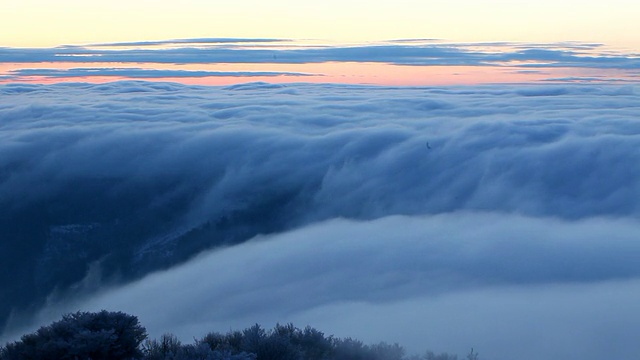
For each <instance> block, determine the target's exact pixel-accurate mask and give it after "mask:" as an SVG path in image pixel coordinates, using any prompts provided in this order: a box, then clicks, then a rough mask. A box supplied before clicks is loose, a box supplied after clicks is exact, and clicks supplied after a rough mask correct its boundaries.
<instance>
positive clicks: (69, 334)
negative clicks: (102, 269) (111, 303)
mask: <svg viewBox="0 0 640 360" xmlns="http://www.w3.org/2000/svg"><path fill="white" fill-rule="evenodd" d="M146 337H147V332H146V330H145V328H144V327H142V326H141V325H140V324H139V323H138V318H137V317H135V316H131V315H127V314H125V313H122V312H109V311H106V310H102V311H101V312H98V313H90V312H77V313H73V314H67V315H64V316H63V317H62V320H60V321H56V322H54V323H52V324H51V325H48V326H43V327H41V328H40V329H38V330H37V331H36V332H35V333H32V334H27V335H24V336H22V338H21V339H20V340H19V341H16V342H13V343H9V344H7V345H6V346H5V347H4V348H3V349H2V351H0V359H1V360H31V359H34V360H35V359H38V360H67V359H69V360H89V359H91V360H107V359H110V360H128V359H140V358H142V353H141V352H140V350H139V346H140V343H142V341H143V340H144V339H145V338H146Z"/></svg>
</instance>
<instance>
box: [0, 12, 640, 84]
mask: <svg viewBox="0 0 640 360" xmlns="http://www.w3.org/2000/svg"><path fill="white" fill-rule="evenodd" d="M1 7H2V11H0V82H5V83H6V82H23V81H28V82H41V83H50V82H59V81H78V80H86V81H90V82H104V81H113V80H118V79H131V78H134V79H144V80H154V79H155V80H164V81H167V80H168V81H177V82H182V83H191V84H230V83H238V82H246V81H268V82H340V83H356V84H386V85H389V84H391V85H433V84H473V83H487V82H499V83H500V82H535V81H566V80H569V81H574V82H575V81H578V82H593V81H598V82H601V81H606V82H611V81H615V82H621V81H625V82H626V81H637V79H638V68H640V61H639V55H638V54H639V53H640V38H639V37H638V36H637V34H638V33H640V23H639V22H638V21H637V19H638V17H639V16H640V3H638V2H637V1H631V0H613V1H606V2H604V1H587V2H585V1H574V0H569V1H562V2H558V1H551V0H542V1H536V2H531V1H521V0H515V1H497V0H494V1H471V0H465V1H416V0H398V1H374V2H371V1H357V0H341V1H338V0H328V1H323V2H318V3H311V2H300V1H293V0H277V1H269V2H265V1H257V0H245V1H234V2H211V1H201V0H186V1H180V2H158V1H146V0H144V1H143V0H139V1H135V0H133V1H131V0H129V1H124V0H114V1H109V2H106V1H79V0H62V1H56V2H51V1H45V0H23V1H4V2H3V3H2V5H1ZM176 39H179V40H180V41H182V43H169V42H167V41H169V40H176ZM192 39H196V40H203V39H204V40H206V41H205V42H203V43H202V42H200V43H199V42H197V41H192ZM220 39H222V40H224V41H222V42H218V41H214V40H220ZM234 39H238V40H241V42H234V41H233V40H234ZM408 39H411V40H413V41H410V42H407V41H405V40H408ZM250 40H260V41H259V42H250ZM264 40H273V41H264ZM399 40H400V41H399ZM150 41H153V42H158V43H155V44H153V45H150V44H148V43H146V44H145V43H141V42H150ZM114 43H119V45H118V46H117V47H115V48H113V47H105V46H104V44H114ZM120 43H128V45H129V46H127V47H123V46H122V44H120ZM69 45H73V46H75V48H74V49H76V50H78V49H82V50H88V49H91V50H96V48H95V47H90V46H89V45H100V48H99V50H100V51H103V53H100V54H98V55H96V54H95V53H94V54H93V56H88V55H87V54H82V57H81V58H79V56H78V55H79V54H76V53H74V54H70V55H69V54H66V55H65V54H60V53H59V51H60V49H63V46H69ZM240 45H242V46H240ZM567 45H570V46H569V47H567ZM380 46H387V47H385V48H381V47H380ZM169 47H170V48H171V51H174V52H175V51H182V50H193V48H196V49H199V50H207V51H213V50H215V51H218V50H225V51H230V50H231V51H233V54H234V55H236V54H242V56H241V57H239V58H238V57H237V56H234V57H233V59H232V60H229V59H228V57H227V58H220V56H219V54H217V53H215V54H212V53H207V54H205V55H201V56H200V57H199V58H198V60H193V59H185V58H184V57H180V58H172V59H171V60H166V59H163V60H158V59H156V58H155V57H153V56H150V55H151V51H156V52H157V54H160V55H161V53H162V52H163V51H165V52H166V51H167V50H168V48H169ZM318 47H321V48H322V49H324V50H330V51H334V52H335V53H340V52H341V51H342V52H344V50H345V49H346V51H347V52H349V51H350V49H352V48H353V47H358V48H359V49H360V50H359V51H360V52H359V54H358V56H356V57H353V56H351V57H349V56H346V57H345V56H336V55H335V54H334V55H327V54H325V53H322V54H318V53H317V49H318ZM374 47H375V48H374ZM434 47H435V48H438V49H437V50H442V49H443V48H445V49H448V50H454V51H457V52H459V54H453V56H451V54H449V56H446V57H442V56H441V53H440V52H438V53H434V52H433V51H428V50H432V49H433V48H434ZM373 48H374V49H373ZM36 49H39V52H38V51H35V50H36ZM140 49H144V50H145V51H148V52H149V54H147V56H145V57H144V59H141V58H139V57H136V58H132V57H131V56H122V55H123V54H120V55H119V57H116V58H113V59H108V60H106V61H105V53H104V52H105V51H106V53H107V54H112V51H117V52H122V51H128V52H127V54H126V55H130V54H132V53H134V52H135V51H137V50H140ZM292 49H296V50H301V51H303V50H309V49H311V50H314V51H316V53H309V54H305V56H303V57H304V58H303V59H296V60H294V61H290V60H288V58H287V56H278V55H279V54H280V53H277V52H278V51H287V50H292ZM408 49H409V50H416V51H422V52H423V53H420V54H418V55H411V56H418V57H420V61H415V59H413V60H412V61H411V62H407V61H402V60H400V61H396V58H397V57H398V55H399V53H400V56H401V57H402V56H406V53H407V50H408ZM246 50H261V51H262V53H258V54H257V55H264V54H265V51H268V53H266V56H263V57H260V56H256V54H254V53H253V52H248V51H246ZM369 50H371V51H369ZM34 51H35V53H34ZM425 51H426V52H425ZM543 51H546V52H543ZM42 52H47V53H48V54H49V55H50V58H49V59H47V58H43V56H42ZM504 53H509V55H508V56H506V58H507V59H495V58H493V59H485V58H486V57H487V55H495V54H504ZM402 54H405V55H402ZM478 54H479V55H481V57H485V58H483V59H480V60H479V61H472V62H470V61H466V60H468V58H470V57H473V56H470V55H478ZM283 55H286V54H283ZM372 55H375V56H372ZM382 55H384V56H382ZM458 55H460V56H458ZM70 56H74V57H75V58H74V59H73V61H66V60H68V59H69V57H70ZM567 56H569V57H570V58H571V59H569V60H571V61H567ZM576 57H577V58H584V57H591V58H592V59H593V61H589V62H588V63H576V62H575V61H573V60H575V58H576ZM612 57H613V61H611V58H612ZM425 60H428V61H425ZM459 60H460V61H459ZM500 60H502V61H500ZM516 61H517V63H515V62H516ZM550 61H551V62H552V63H553V64H552V65H553V66H549V67H547V66H542V65H544V64H546V63H548V62H550ZM527 63H528V64H527ZM531 63H534V65H533V66H534V67H535V70H531V69H525V68H523V66H522V65H523V64H525V65H524V66H525V67H530V66H532V64H531ZM195 64H197V65H195ZM283 64H288V65H283ZM514 65H515V67H514ZM131 68H133V69H134V70H135V73H130V71H131ZM101 69H105V70H107V71H106V72H105V71H98V70H101ZM594 69H597V70H594ZM51 70H56V71H57V72H56V73H55V74H53V73H52V72H51ZM71 70H73V71H71ZM159 70H162V71H167V70H169V71H174V72H171V73H167V72H159ZM141 71H142V72H144V73H141ZM175 71H178V73H176V72H175Z"/></svg>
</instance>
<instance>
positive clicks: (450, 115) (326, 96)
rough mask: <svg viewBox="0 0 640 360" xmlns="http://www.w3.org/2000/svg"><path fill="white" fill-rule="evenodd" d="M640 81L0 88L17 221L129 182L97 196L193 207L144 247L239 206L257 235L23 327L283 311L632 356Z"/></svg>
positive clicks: (377, 335)
mask: <svg viewBox="0 0 640 360" xmlns="http://www.w3.org/2000/svg"><path fill="white" fill-rule="evenodd" d="M638 90H639V88H638V87H637V86H633V85H629V86H606V85H602V86H593V85H545V86H541V85H515V86H503V85H490V86H475V87H474V86H465V87H420V88H407V87H398V88H394V87H371V86H347V85H327V84H296V85H293V84H290V85H272V84H262V83H252V84H241V85H235V86H230V87H195V86H184V85H177V84H168V83H146V82H117V83H110V84H102V85H91V84H57V85H49V86H45V85H29V84H12V85H4V86H0V204H1V205H3V208H4V209H9V210H4V212H5V213H4V214H3V220H7V219H9V220H10V219H11V216H12V212H19V211H20V209H22V208H24V207H25V206H29V204H46V203H47V199H51V198H55V197H56V194H60V193H65V192H69V191H72V190H73V186H74V184H75V185H77V184H78V183H79V182H80V183H81V182H83V181H89V180H91V181H95V180H96V179H98V180H99V179H116V180H117V181H106V182H104V184H103V183H99V184H102V185H96V187H95V189H94V191H96V192H99V193H108V194H112V193H113V194H117V193H118V192H119V191H123V190H122V189H156V188H158V189H161V191H159V192H158V194H157V196H155V197H153V196H152V197H148V199H147V197H145V199H147V200H146V202H145V203H144V204H136V205H135V206H138V207H139V209H140V210H141V211H143V210H144V209H146V208H152V207H154V206H159V205H158V204H162V203H163V202H166V201H169V200H170V199H174V198H180V199H182V200H181V202H180V203H181V204H185V203H186V205H183V206H181V207H180V208H179V209H180V211H177V210H176V212H175V213H172V214H168V215H166V223H168V224H170V226H168V227H167V228H166V229H163V230H162V231H164V232H165V236H164V237H162V236H160V237H158V239H161V240H159V241H156V242H147V243H145V246H143V247H142V248H136V249H133V250H132V251H137V252H139V253H144V252H145V251H148V250H149V248H153V247H154V246H161V245H163V242H166V241H169V240H170V239H171V238H172V236H174V235H175V234H176V233H183V232H185V231H187V230H188V229H194V228H197V227H199V226H203V224H206V223H207V222H210V221H212V220H217V219H221V218H225V216H228V214H238V213H240V214H246V216H244V217H241V219H244V220H242V221H244V222H239V223H237V224H236V225H237V227H238V228H239V230H237V231H239V232H242V231H245V232H244V233H245V234H246V235H247V239H246V240H248V238H252V239H251V240H250V241H248V242H244V243H242V244H239V245H233V246H231V245H230V246H227V247H224V248H215V249H213V250H209V251H207V252H204V253H201V254H200V255H198V256H197V257H196V258H194V259H192V260H190V261H188V262H186V263H183V264H182V265H180V266H177V267H173V268H170V269H167V270H164V271H160V272H155V273H152V274H150V275H148V276H146V277H144V278H142V279H139V280H137V281H135V282H132V283H128V284H125V285H117V286H105V287H102V288H101V289H100V290H97V291H93V292H91V293H90V294H85V295H84V296H77V297H71V298H69V297H67V298H65V299H64V301H60V299H58V301H51V302H50V303H48V304H47V305H46V306H45V307H44V308H43V309H41V310H40V311H38V312H36V313H34V314H33V315H32V322H31V325H30V327H29V326H28V327H27V328H31V329H32V328H33V327H34V326H35V327H37V325H40V324H44V323H48V322H49V321H51V320H53V319H56V318H58V317H59V315H60V313H63V312H67V311H76V310H79V309H81V310H99V309H102V308H106V309H111V310H122V311H125V312H130V313H132V314H134V315H137V316H139V317H140V320H141V322H142V323H143V324H144V325H145V326H146V327H147V328H148V330H149V331H150V333H151V335H153V336H158V335H160V334H162V333H164V332H173V333H176V334H177V335H178V336H179V337H181V338H183V339H185V340H187V341H188V340H190V339H192V338H193V337H194V336H196V337H198V336H201V335H204V333H206V332H207V331H212V330H216V331H227V330H229V329H230V328H234V329H237V328H243V327H246V326H249V325H252V324H253V323H256V322H259V323H261V324H263V325H265V326H270V325H273V324H275V323H276V322H281V323H283V322H290V321H291V322H294V323H295V324H296V325H297V326H305V325H307V324H309V325H312V326H314V327H317V328H319V329H320V330H323V331H325V332H327V333H330V334H335V335H337V336H353V337H357V338H360V339H362V340H365V341H367V342H375V341H390V342H396V341H397V342H399V343H401V344H402V345H405V346H406V347H407V349H408V350H409V351H410V352H419V351H423V350H426V349H432V350H434V351H448V352H453V353H458V354H463V353H465V352H467V351H468V350H469V348H470V347H472V346H473V347H474V348H476V349H477V350H478V351H479V352H480V354H481V357H482V358H486V359H495V360H502V359H504V360H506V359H523V360H527V359H541V358H581V359H594V360H595V359H602V358H616V359H633V358H634V356H636V354H637V353H638V351H639V350H640V346H639V345H638V342H637V339H636V338H634V334H637V333H638V330H640V325H638V324H640V315H639V314H640V305H639V304H640V301H639V300H640V290H638V289H640V287H639V285H640V266H638V265H637V259H638V258H640V243H639V242H638V241H637V239H638V237H639V235H640V222H639V221H638V216H639V215H640V203H639V202H638V199H639V198H640V121H639V120H640V96H639V95H638ZM159 183H161V184H171V186H168V187H167V186H159V185H158V184H159ZM70 189H71V190H70ZM107 198H108V197H107ZM45 206H46V205H45ZM95 206H96V208H97V209H100V207H101V206H102V204H95ZM116 209H117V207H116ZM256 209H257V210H256ZM96 211H97V212H98V213H99V210H96ZM110 211H113V206H112V207H111V208H110ZM96 216H98V215H96ZM89 218H90V216H84V217H83V218H82V221H84V222H85V223H86V222H87V221H88V220H87V219H89ZM65 221H69V223H72V222H71V220H70V219H66V220H65ZM235 221H236V222H238V221H239V220H235ZM255 223H261V225H260V226H259V227H255V225H254V224H255ZM265 223H267V224H266V225H265ZM57 225H65V224H57ZM240 228H241V229H240ZM184 229H187V230H184ZM247 229H248V230H247ZM251 229H254V230H251ZM256 229H257V230H256ZM256 233H265V234H267V233H268V235H258V236H256V237H254V235H256ZM167 239H169V240H167ZM10 245H11V244H9V245H7V244H4V245H3V246H4V248H3V249H4V250H5V251H10V250H11V246H10ZM199 250H202V249H199ZM194 254H195V253H194ZM23 329H26V328H22V327H20V328H8V329H7V330H6V331H5V333H4V335H3V338H6V339H10V338H12V337H13V338H15V336H16V335H17V334H18V333H19V332H20V331H23Z"/></svg>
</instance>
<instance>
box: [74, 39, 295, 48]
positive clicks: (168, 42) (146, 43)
mask: <svg viewBox="0 0 640 360" xmlns="http://www.w3.org/2000/svg"><path fill="white" fill-rule="evenodd" d="M290 41H291V40H289V39H270V38H246V39H243V38H191V39H171V40H155V41H153V40H152V41H124V42H112V43H97V44H89V45H86V46H87V47H120V46H122V47H129V46H137V47H139V46H159V45H176V44H180V45H185V44H187V45H189V44H247V43H286V42H290Z"/></svg>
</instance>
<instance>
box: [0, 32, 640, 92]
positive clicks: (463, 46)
mask: <svg viewBox="0 0 640 360" xmlns="http://www.w3.org/2000/svg"><path fill="white" fill-rule="evenodd" d="M41 63H47V64H48V65H49V66H55V65H56V64H61V63H64V64H66V65H68V64H79V65H82V64H84V67H98V66H104V67H105V68H104V71H102V72H103V73H104V74H106V75H105V76H113V69H110V68H111V67H113V66H114V65H113V64H118V65H117V66H126V65H133V66H139V64H147V66H151V67H154V66H155V67H158V69H156V71H146V72H144V73H141V72H137V73H136V72H121V74H120V75H121V76H129V77H130V78H141V79H147V78H167V77H170V76H172V75H171V74H168V73H167V71H168V70H167V69H166V68H167V67H170V66H184V65H190V66H200V67H203V68H201V69H199V70H200V71H194V70H193V69H191V71H187V70H185V69H172V71H173V72H174V73H177V75H176V76H175V77H181V78H185V77H193V78H198V77H204V76H222V75H221V73H222V72H224V71H223V70H222V71H219V72H215V71H213V72H210V74H209V75H206V72H207V71H206V70H207V69H205V67H208V66H218V67H220V65H221V64H227V65H228V64H234V65H238V66H240V64H242V65H243V66H244V67H246V68H249V69H250V68H251V67H252V66H253V67H255V66H263V67H264V66H282V65H288V66H295V65H302V64H325V63H333V64H335V63H343V64H345V63H348V64H354V63H361V64H362V63H368V64H370V63H377V64H390V65H396V66H412V67H416V66H420V67H432V66H459V67H484V68H487V67H492V68H494V69H493V70H494V71H497V69H499V68H504V67H508V68H515V69H547V70H553V71H554V72H557V71H560V72H563V71H564V72H563V74H562V75H561V76H562V77H569V76H576V72H575V71H573V72H572V71H567V69H579V70H580V71H578V72H577V73H578V76H579V77H581V78H582V81H589V80H588V79H589V78H591V77H593V76H594V75H596V74H593V72H594V69H598V70H599V71H600V72H602V73H603V74H599V75H602V76H604V77H605V78H607V79H612V80H615V79H617V78H618V77H620V78H623V79H627V80H629V79H631V78H632V75H633V72H634V71H636V72H637V70H638V69H640V56H639V55H638V54H636V53H633V52H629V51H613V50H610V49H607V48H605V47H604V46H602V45H600V44H591V43H580V42H560V43H547V44H541V43H513V42H493V43H447V42H443V41H437V40H430V39H407V40H394V41H384V42H377V43H365V44H323V43H318V42H309V41H306V42H301V41H298V42H294V41H291V40H278V39H230V38H221V39H216V38H202V39H177V40H161V41H142V42H129V43H111V44H108V43H107V44H90V45H84V46H60V47H55V48H0V64H7V65H6V66H7V68H6V70H5V71H4V73H0V80H2V81H28V80H34V79H35V80H36V81H38V80H40V81H41V80H42V78H60V77H63V76H64V73H65V72H68V73H69V75H70V76H69V77H73V76H74V75H73V74H75V73H77V72H78V70H81V69H82V68H83V67H80V68H78V69H72V70H74V71H69V70H65V69H57V70H47V69H42V68H40V66H39V64H41ZM105 64H107V65H105ZM66 65H65V66H66ZM163 67H164V68H163ZM216 70H217V69H216ZM241 70H245V69H241ZM261 70H264V69H261ZM265 71H266V72H267V73H274V72H275V71H270V69H266V70H265ZM386 71H391V70H386ZM242 72H244V71H239V73H242ZM137 75H140V76H137ZM342 75H349V72H348V71H346V72H344V73H343V74H342ZM87 76H101V74H100V72H98V71H97V69H94V70H93V73H92V74H87ZM229 76H239V75H237V74H236V75H234V74H230V75H229ZM247 76H252V75H251V74H249V75H247ZM253 76H255V75H253ZM265 76H271V75H265ZM554 77H558V76H552V77H550V78H554ZM316 81H318V80H316ZM320 81H322V80H320ZM332 81H339V79H334V80H332ZM374 81H375V79H374V78H369V79H367V80H365V81H363V83H372V82H374ZM476 81H477V79H475V80H474V79H470V80H469V82H468V83H476Z"/></svg>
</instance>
